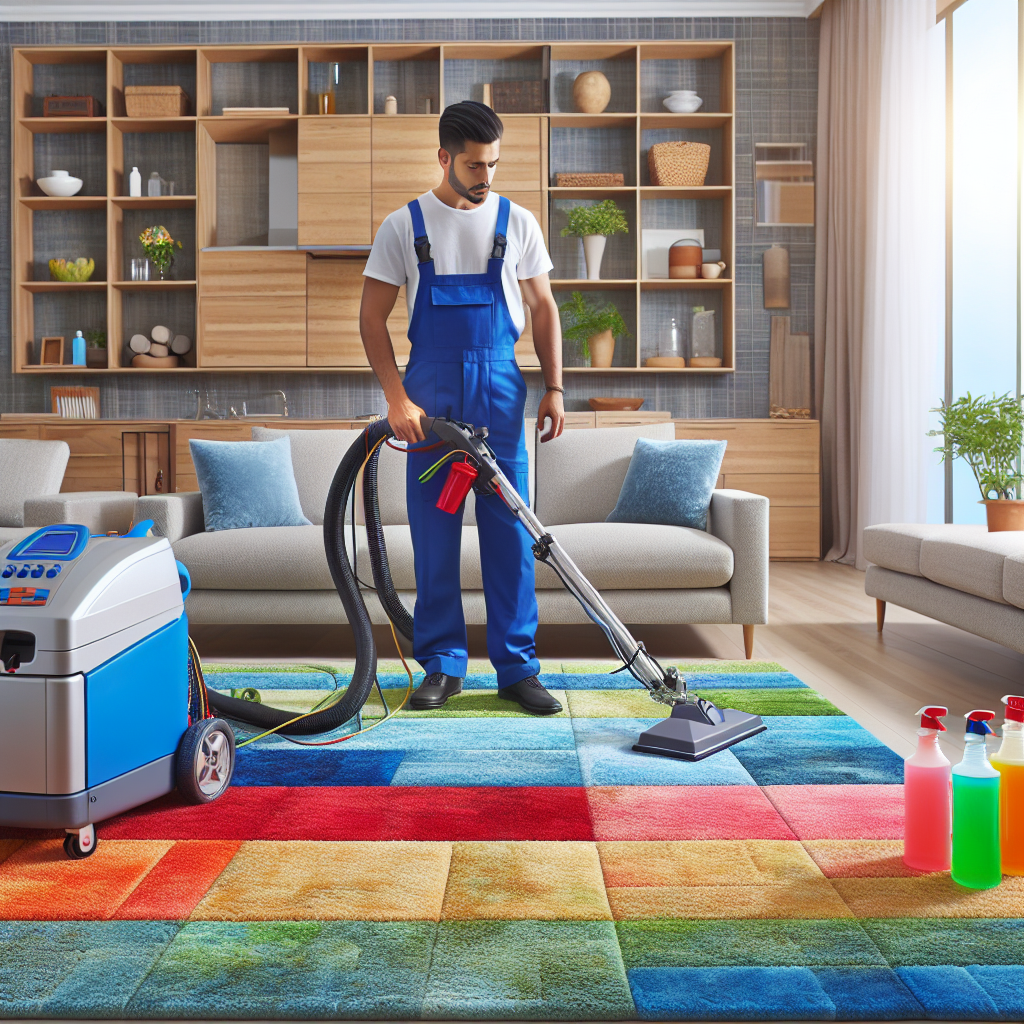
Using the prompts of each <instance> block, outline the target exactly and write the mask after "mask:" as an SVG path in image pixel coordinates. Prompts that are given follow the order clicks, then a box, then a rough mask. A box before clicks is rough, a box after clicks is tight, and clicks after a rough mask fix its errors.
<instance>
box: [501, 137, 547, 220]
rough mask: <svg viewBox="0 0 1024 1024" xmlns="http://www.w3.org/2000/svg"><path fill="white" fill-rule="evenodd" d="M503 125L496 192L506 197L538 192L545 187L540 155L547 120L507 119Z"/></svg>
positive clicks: (542, 151) (542, 148)
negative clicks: (520, 193) (517, 193)
mask: <svg viewBox="0 0 1024 1024" xmlns="http://www.w3.org/2000/svg"><path fill="white" fill-rule="evenodd" d="M504 125H505V131H504V133H503V134H502V136H501V156H500V157H499V159H498V171H497V175H496V180H495V185H496V186H497V188H498V191H499V192H501V193H502V195H509V196H510V197H511V195H510V194H511V193H514V192H539V191H540V190H541V189H542V188H543V187H544V186H545V185H546V184H547V183H546V182H545V181H544V176H543V172H542V166H543V165H542V154H543V153H544V150H545V149H546V148H547V125H548V119H547V118H546V117H507V118H505V121H504ZM516 202H519V200H516ZM523 205H525V203H524V204H523Z"/></svg>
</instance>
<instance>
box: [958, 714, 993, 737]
mask: <svg viewBox="0 0 1024 1024" xmlns="http://www.w3.org/2000/svg"><path fill="white" fill-rule="evenodd" d="M995 717H996V713H995V712H994V711H968V712H967V714H966V715H964V718H966V719H967V731H968V732H969V733H975V734H976V735H978V736H988V735H990V734H991V732H992V727H991V726H990V725H989V724H988V723H989V722H991V721H992V719H993V718H995Z"/></svg>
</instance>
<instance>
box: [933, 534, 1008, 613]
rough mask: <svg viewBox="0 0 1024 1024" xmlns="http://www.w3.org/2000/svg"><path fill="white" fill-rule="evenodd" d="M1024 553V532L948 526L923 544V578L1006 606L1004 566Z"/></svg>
mask: <svg viewBox="0 0 1024 1024" xmlns="http://www.w3.org/2000/svg"><path fill="white" fill-rule="evenodd" d="M1020 554H1024V532H1022V533H1018V532H1011V533H989V532H988V530H986V529H985V527H984V526H952V525H950V526H947V527H946V529H945V530H944V531H943V532H942V533H940V534H935V535H933V536H931V537H927V538H925V539H924V540H922V541H921V575H922V576H925V577H926V578H927V579H930V580H931V581H932V582H933V583H941V584H942V585H943V586H945V587H951V588H952V589H954V590H961V591H963V592H964V593H965V594H974V595H975V597H984V598H986V599H987V600H989V601H997V602H999V604H1006V603H1007V602H1006V599H1005V598H1004V597H1003V565H1004V563H1005V561H1006V556H1007V555H1020Z"/></svg>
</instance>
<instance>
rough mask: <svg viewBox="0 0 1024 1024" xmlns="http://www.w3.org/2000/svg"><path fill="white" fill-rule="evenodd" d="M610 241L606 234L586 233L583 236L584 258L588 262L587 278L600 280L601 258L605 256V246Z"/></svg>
mask: <svg viewBox="0 0 1024 1024" xmlns="http://www.w3.org/2000/svg"><path fill="white" fill-rule="evenodd" d="M607 242H608V238H607V236H606V235H584V236H583V259H584V260H586V263H587V280H588V281H599V280H600V279H601V260H602V258H603V257H604V247H605V245H606V244H607Z"/></svg>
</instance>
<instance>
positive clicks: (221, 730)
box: [176, 718, 235, 804]
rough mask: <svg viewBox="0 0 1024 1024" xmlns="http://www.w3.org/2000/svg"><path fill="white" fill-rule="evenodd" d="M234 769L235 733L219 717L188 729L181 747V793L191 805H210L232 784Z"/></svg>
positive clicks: (178, 781)
mask: <svg viewBox="0 0 1024 1024" xmlns="http://www.w3.org/2000/svg"><path fill="white" fill-rule="evenodd" d="M234 768H235V734H234V733H233V732H232V731H231V726H230V725H228V724H227V722H225V721H223V720H222V719H220V718H204V719H203V720H202V721H201V722H195V723H193V724H192V725H191V726H189V728H188V731H187V732H186V733H185V735H184V736H183V737H182V738H181V743H180V744H179V745H178V767H177V770H176V781H177V786H178V792H179V793H181V795H182V796H183V797H184V798H185V799H186V800H187V801H188V802H189V803H190V804H208V803H210V802H211V801H213V800H216V799H217V797H219V796H220V795H221V794H222V793H223V792H224V790H226V789H227V788H228V786H229V785H230V784H231V773H232V772H233V771H234Z"/></svg>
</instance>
